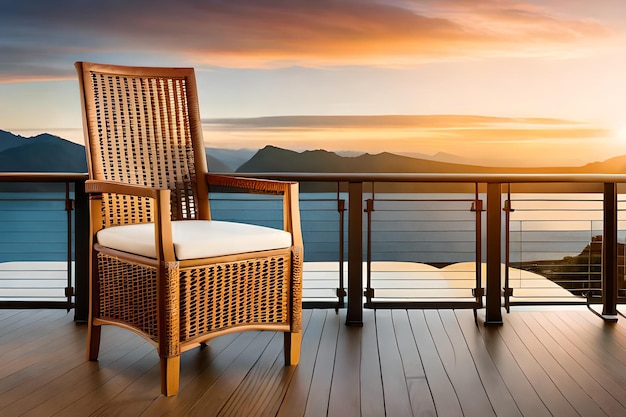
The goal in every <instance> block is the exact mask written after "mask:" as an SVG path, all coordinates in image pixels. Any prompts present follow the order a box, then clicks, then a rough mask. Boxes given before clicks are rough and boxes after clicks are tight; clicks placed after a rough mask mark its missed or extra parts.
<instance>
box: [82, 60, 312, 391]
mask: <svg viewBox="0 0 626 417" xmlns="http://www.w3.org/2000/svg"><path fill="white" fill-rule="evenodd" d="M75 66H76V70H77V72H78V78H79V82H80V93H81V103H82V111H83V130H84V135H85V145H86V152H87V160H88V168H89V178H90V179H89V180H88V181H87V183H86V186H85V188H86V191H87V192H88V193H89V194H90V216H91V231H90V236H91V239H90V246H91V251H90V271H91V277H90V288H89V291H90V306H89V322H88V325H89V330H88V346H87V358H88V359H89V360H97V358H98V351H99V346H100V337H101V326H102V325H115V326H120V327H123V328H126V329H129V330H131V331H133V332H136V333H138V334H140V335H141V336H143V337H144V338H146V339H147V340H148V341H150V342H151V343H152V344H153V345H154V346H155V347H156V349H157V351H158V354H159V357H160V360H161V392H162V393H163V394H164V395H166V396H171V395H176V394H177V392H178V384H179V372H180V354H181V353H182V352H184V351H186V350H188V349H191V348H193V347H196V346H199V345H202V344H204V343H206V342H207V341H208V340H209V339H211V338H214V337H216V336H220V335H223V334H226V333H230V332H235V331H244V330H272V331H281V332H284V333H285V350H284V355H285V364H286V365H295V364H297V363H298V361H299V356H300V344H301V335H302V333H301V332H302V324H301V314H302V262H303V243H302V234H301V229H300V213H299V201H298V198H299V197H298V184H297V183H288V182H280V181H269V180H259V179H251V178H242V177H233V176H224V175H215V174H210V173H209V172H208V168H207V164H206V156H205V149H204V141H203V137H202V126H201V119H200V114H199V107H198V97H197V87H196V81H195V74H194V70H193V69H192V68H153V67H129V66H117V65H105V64H95V63H86V62H77V63H76V65H75ZM181 113H182V114H181ZM142 123H144V124H145V125H147V126H142ZM147 142H149V144H146V143H147ZM151 149H152V150H153V151H154V150H156V151H157V152H156V155H152V154H149V151H150V150H151ZM153 153H155V152H153ZM120 156H122V157H120ZM133 157H136V158H140V159H142V160H141V161H140V162H134V161H133V160H132V158H133ZM154 158H156V159H158V160H156V161H155V160H153V159H154ZM177 158H179V159H180V160H178V159H177ZM183 159H184V160H183ZM189 160H191V162H189ZM145 165H149V166H150V170H148V171H150V172H139V171H140V169H139V167H142V166H145ZM143 171H146V170H143ZM155 171H156V172H155ZM181 184H182V188H183V190H182V191H180V190H179V189H178V187H179V186H180V185H181ZM210 186H220V187H232V188H235V189H239V190H247V191H252V192H255V193H269V194H282V196H283V197H282V198H283V226H284V230H285V231H287V232H289V233H290V234H291V236H292V245H291V247H289V248H285V249H276V250H268V251H260V252H252V253H242V254H234V255H228V256H220V257H213V258H207V259H192V260H182V261H179V260H177V259H176V255H175V251H174V245H173V242H172V221H175V220H189V219H196V220H211V212H210V205H209V187H210ZM133 223H153V224H154V236H155V248H156V254H157V256H156V258H148V257H145V256H140V255H136V254H131V253H126V252H122V251H119V250H114V249H111V248H107V247H104V246H102V245H100V244H98V242H97V233H98V231H100V230H101V229H103V228H106V227H112V226H118V225H126V224H133ZM259 265H260V266H261V267H260V269H259V268H258V267H259ZM245 300H254V301H252V302H246V301H245ZM242 304H243V305H242ZM260 306H263V307H260Z"/></svg>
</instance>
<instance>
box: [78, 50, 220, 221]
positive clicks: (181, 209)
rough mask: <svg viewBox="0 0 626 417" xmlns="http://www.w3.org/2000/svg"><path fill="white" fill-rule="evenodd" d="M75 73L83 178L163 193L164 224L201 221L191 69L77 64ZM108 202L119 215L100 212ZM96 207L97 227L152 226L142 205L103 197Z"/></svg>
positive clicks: (200, 156)
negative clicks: (167, 203) (168, 207)
mask: <svg viewBox="0 0 626 417" xmlns="http://www.w3.org/2000/svg"><path fill="white" fill-rule="evenodd" d="M76 70H77V72H78V77H79V81H80V90H81V101H82V104H83V106H82V107H83V130H84V133H85V147H86V152H87V163H88V167H89V176H90V178H91V179H95V180H109V181H116V182H123V183H129V184H139V185H147V186H151V187H159V188H168V189H170V190H172V192H171V200H172V201H171V203H172V213H171V214H172V219H175V220H180V219H194V218H201V217H206V216H208V190H207V188H206V185H205V181H204V175H205V173H206V172H207V171H208V169H207V165H206V155H205V150H204V140H203V137H202V122H201V119H200V112H199V108H198V93H197V87H196V81H195V74H194V70H193V68H156V67H129V66H119V65H105V64H95V63H88V62H77V63H76ZM111 198H116V199H118V201H116V204H117V207H120V204H119V203H120V202H122V201H120V200H119V199H120V198H121V199H123V204H122V206H123V207H128V210H126V213H125V212H124V211H125V210H121V212H120V210H119V209H118V210H117V212H114V211H111V210H108V208H107V205H109V206H111V207H112V206H113V205H112V204H111V203H112V201H110V199H111ZM108 199H109V201H107V200H108ZM102 204H103V222H104V224H103V226H105V227H106V226H110V225H115V224H126V223H130V222H131V221H132V222H137V221H152V220H153V219H151V218H150V214H149V213H151V212H152V210H150V209H149V207H148V206H146V204H148V203H147V201H146V200H145V199H141V198H127V197H120V196H110V195H109V196H106V198H103V202H102ZM204 205H206V206H205V207H203V206H204ZM144 213H145V214H144Z"/></svg>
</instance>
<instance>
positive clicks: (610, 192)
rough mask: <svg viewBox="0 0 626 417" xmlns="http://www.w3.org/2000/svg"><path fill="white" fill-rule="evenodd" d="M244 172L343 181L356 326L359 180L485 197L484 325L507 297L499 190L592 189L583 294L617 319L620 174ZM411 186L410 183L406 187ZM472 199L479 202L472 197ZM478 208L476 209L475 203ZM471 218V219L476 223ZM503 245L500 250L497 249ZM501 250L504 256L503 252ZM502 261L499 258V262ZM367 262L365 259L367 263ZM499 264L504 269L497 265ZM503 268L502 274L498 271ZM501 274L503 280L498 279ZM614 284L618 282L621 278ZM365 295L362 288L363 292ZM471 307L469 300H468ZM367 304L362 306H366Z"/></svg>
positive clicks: (350, 314) (359, 307) (624, 179)
mask: <svg viewBox="0 0 626 417" xmlns="http://www.w3.org/2000/svg"><path fill="white" fill-rule="evenodd" d="M245 175H246V176H253V177H254V176H256V177H261V178H274V179H282V180H293V181H299V182H301V183H302V185H303V186H306V184H307V183H310V182H325V183H333V182H334V183H338V184H347V189H348V239H347V241H348V268H347V272H348V291H347V295H348V303H347V315H346V323H347V324H352V325H362V314H363V307H364V300H363V295H364V294H363V288H364V280H363V277H364V273H363V268H362V264H363V261H364V259H366V258H365V256H366V255H364V253H365V252H364V241H365V239H364V222H363V212H364V207H363V204H364V184H371V188H372V189H373V188H374V187H376V189H379V188H378V187H379V185H380V184H383V185H385V186H386V187H387V188H389V189H393V191H394V192H398V190H399V189H404V190H406V189H410V190H412V191H411V192H421V193H424V192H434V193H440V192H457V193H463V192H465V193H467V192H469V191H472V190H473V191H474V192H475V194H476V195H479V194H482V195H484V196H485V199H486V204H485V205H484V207H485V209H486V211H485V215H484V217H485V226H486V227H485V230H484V231H483V230H482V227H481V226H478V227H477V230H481V234H484V235H485V236H486V240H485V249H486V250H485V255H486V256H485V262H484V264H485V268H484V272H485V279H484V282H485V284H486V285H485V288H486V292H485V297H484V299H485V323H486V324H500V323H502V315H501V307H502V304H503V303H502V296H504V298H505V305H506V306H507V307H508V306H509V302H510V298H511V296H512V295H513V292H512V291H511V286H510V284H511V283H510V278H511V277H510V276H509V274H508V271H509V245H510V241H509V239H508V237H509V232H510V223H509V220H510V217H506V215H503V211H504V212H505V213H509V214H510V212H511V207H510V199H509V200H503V193H504V194H505V195H506V194H507V193H513V194H515V193H524V192H545V193H563V192H574V193H596V194H598V195H600V196H601V197H600V200H601V202H602V236H603V237H602V240H603V247H602V251H601V255H600V259H601V265H602V270H601V275H600V276H601V279H600V287H601V296H600V298H599V299H598V297H595V292H594V291H590V292H588V294H587V296H588V298H589V301H591V302H593V301H595V302H601V304H602V312H601V313H600V314H599V315H600V316H602V317H603V318H604V319H606V320H616V319H617V314H618V311H617V303H618V298H619V297H618V295H619V294H618V287H619V286H618V272H619V268H618V242H617V237H618V185H622V184H624V183H626V175H605V174H546V175H543V174H541V175H540V174H502V175H500V174H295V173H272V174H268V173H247V174H245ZM410 184H412V185H413V187H411V186H410ZM476 202H477V203H479V202H480V203H481V205H482V200H481V199H479V198H476ZM475 209H477V210H478V211H481V210H482V207H476V208H475ZM365 211H366V212H367V211H368V209H366V210H365ZM480 217H481V216H477V222H480ZM481 246H482V245H481V244H479V243H477V245H476V251H477V264H478V262H479V259H481V260H482V256H479V255H478V254H479V253H480V251H481ZM503 249H505V250H504V251H503ZM503 253H504V256H503ZM503 261H504V262H503ZM368 265H369V263H368ZM503 265H504V268H503ZM482 270H483V268H482V262H481V268H478V265H477V268H476V269H475V274H476V288H475V289H474V291H475V292H474V295H475V296H476V302H475V304H474V305H473V307H478V306H479V305H480V300H482V298H483V297H481V296H482V291H483V289H482V286H479V285H478V283H479V282H480V283H482V282H483V281H482V279H481V277H480V275H481V271H482ZM503 270H504V271H505V273H504V274H503ZM503 278H506V279H503ZM620 282H622V283H623V282H624V278H623V276H622V277H621V279H620ZM365 296H366V297H367V296H368V294H367V292H366V293H365ZM619 301H623V300H621V298H619ZM470 305H471V304H470ZM366 306H367V305H366Z"/></svg>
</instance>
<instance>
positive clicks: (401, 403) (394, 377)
mask: <svg viewBox="0 0 626 417" xmlns="http://www.w3.org/2000/svg"><path fill="white" fill-rule="evenodd" d="M376 330H377V333H378V352H379V355H380V369H381V374H382V380H383V393H384V398H385V411H386V415H387V416H412V415H413V411H412V409H411V400H410V399H409V391H408V387H407V383H406V376H405V374H404V368H403V366H402V357H401V356H400V350H399V349H398V343H397V341H396V335H395V328H394V326H393V321H392V319H391V311H390V310H379V311H377V312H376Z"/></svg>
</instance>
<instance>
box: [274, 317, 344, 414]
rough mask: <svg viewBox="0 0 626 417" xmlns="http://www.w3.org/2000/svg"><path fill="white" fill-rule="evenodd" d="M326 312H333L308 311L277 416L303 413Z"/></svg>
mask: <svg viewBox="0 0 626 417" xmlns="http://www.w3.org/2000/svg"><path fill="white" fill-rule="evenodd" d="M326 314H333V313H332V312H327V311H326V310H313V311H312V312H311V313H310V317H311V318H310V319H309V323H308V325H307V326H306V328H305V330H304V334H303V335H302V350H301V355H300V363H299V364H298V366H297V367H296V370H295V372H294V374H293V377H292V379H291V383H290V384H289V387H288V388H287V391H286V392H285V397H284V399H283V402H282V404H281V406H280V409H279V410H278V413H277V417H300V416H303V415H304V413H305V410H306V403H307V399H308V397H309V390H310V388H311V381H312V380H313V372H314V371H315V362H316V359H317V352H318V350H319V344H320V340H321V337H322V330H323V328H324V323H325V321H326Z"/></svg>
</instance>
